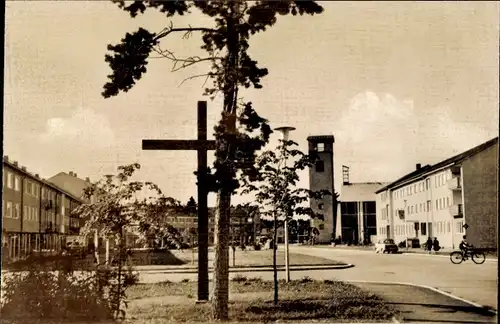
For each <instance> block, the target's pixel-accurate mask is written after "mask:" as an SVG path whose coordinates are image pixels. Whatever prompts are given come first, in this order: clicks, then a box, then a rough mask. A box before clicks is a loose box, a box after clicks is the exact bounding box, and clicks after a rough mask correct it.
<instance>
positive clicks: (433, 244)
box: [432, 237, 441, 252]
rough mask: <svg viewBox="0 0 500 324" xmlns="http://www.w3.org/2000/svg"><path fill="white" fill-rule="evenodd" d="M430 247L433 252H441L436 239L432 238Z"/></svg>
mask: <svg viewBox="0 0 500 324" xmlns="http://www.w3.org/2000/svg"><path fill="white" fill-rule="evenodd" d="M432 247H433V249H434V252H437V251H439V250H441V247H440V246H439V241H438V239H437V237H435V238H434V241H433V242H432Z"/></svg>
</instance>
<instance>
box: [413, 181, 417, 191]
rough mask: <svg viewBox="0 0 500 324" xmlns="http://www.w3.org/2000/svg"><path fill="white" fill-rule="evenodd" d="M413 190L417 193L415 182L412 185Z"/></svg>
mask: <svg viewBox="0 0 500 324" xmlns="http://www.w3.org/2000/svg"><path fill="white" fill-rule="evenodd" d="M413 192H414V193H417V184H416V183H415V184H414V185H413Z"/></svg>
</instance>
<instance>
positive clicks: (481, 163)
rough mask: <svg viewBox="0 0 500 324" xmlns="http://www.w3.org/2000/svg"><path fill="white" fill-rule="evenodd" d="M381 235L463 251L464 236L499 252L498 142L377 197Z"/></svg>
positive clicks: (421, 170) (425, 170)
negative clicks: (435, 240) (429, 240)
mask: <svg viewBox="0 0 500 324" xmlns="http://www.w3.org/2000/svg"><path fill="white" fill-rule="evenodd" d="M376 193H377V235H378V237H379V238H386V237H388V238H394V240H395V241H396V242H401V241H406V240H407V239H409V238H411V239H419V240H420V242H422V241H426V240H427V238H428V237H431V238H433V237H437V238H438V240H439V242H440V245H441V246H443V247H448V248H457V247H458V244H459V243H460V241H461V239H462V236H463V235H464V234H466V235H467V240H468V242H469V243H472V244H473V245H474V246H476V247H480V248H493V249H496V247H497V242H498V236H497V226H498V222H497V220H498V137H497V138H494V139H492V140H489V141H488V142H485V143H483V144H481V145H479V146H477V147H474V148H472V149H470V150H468V151H466V152H463V153H461V154H458V155H456V156H453V157H451V158H449V159H446V160H444V161H441V162H439V163H437V164H434V165H426V166H424V167H421V165H420V164H417V167H416V170H415V171H413V172H412V173H410V174H407V175H405V176H404V177H402V178H400V179H399V180H396V181H395V182H392V183H390V184H389V185H387V186H385V187H383V188H381V189H379V190H378V191H377V192H376Z"/></svg>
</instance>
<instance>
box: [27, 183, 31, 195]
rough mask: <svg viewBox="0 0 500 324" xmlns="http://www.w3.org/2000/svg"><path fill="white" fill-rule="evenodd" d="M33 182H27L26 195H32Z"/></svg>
mask: <svg viewBox="0 0 500 324" xmlns="http://www.w3.org/2000/svg"><path fill="white" fill-rule="evenodd" d="M31 186H32V184H31V181H26V193H28V194H30V195H31Z"/></svg>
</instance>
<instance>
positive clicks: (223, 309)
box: [102, 0, 323, 319]
mask: <svg viewBox="0 0 500 324" xmlns="http://www.w3.org/2000/svg"><path fill="white" fill-rule="evenodd" d="M113 2H115V3H117V5H118V6H119V7H120V8H121V9H123V10H125V11H127V12H128V13H130V16H131V17H136V16H137V15H138V14H142V13H144V12H145V11H146V10H147V9H156V10H159V11H160V12H162V13H164V14H165V15H166V17H167V19H168V18H170V17H172V16H174V15H184V14H189V13H190V12H191V11H190V10H192V9H198V10H200V11H201V12H202V14H204V15H206V16H209V17H210V18H212V20H213V22H214V26H210V27H207V26H197V27H193V26H187V27H174V26H173V25H172V23H171V22H170V24H169V25H168V26H167V27H165V28H164V29H163V30H161V31H160V32H150V31H148V30H146V29H144V28H139V30H137V31H136V32H134V33H131V34H130V33H127V34H126V35H125V37H124V38H123V39H122V41H121V43H120V44H118V45H109V46H108V50H109V51H111V52H113V54H108V55H106V56H105V60H106V62H108V63H109V66H110V67H111V69H112V74H110V75H109V76H108V78H109V82H107V83H106V84H105V85H104V91H103V93H102V94H103V96H104V97H106V98H107V97H111V96H115V95H117V94H118V93H119V92H120V91H122V92H127V91H128V90H129V89H131V88H132V87H133V85H134V84H135V82H136V81H137V80H139V79H140V78H141V77H142V75H143V74H144V73H146V71H147V69H146V66H147V63H148V62H147V60H148V57H149V55H150V54H151V53H153V52H156V53H158V54H160V55H161V56H163V57H165V58H166V59H168V60H171V61H172V62H173V70H174V71H176V70H179V69H184V68H187V67H189V66H192V65H194V64H197V63H200V62H207V61H208V62H211V64H212V65H211V69H210V71H208V72H207V73H206V74H204V75H201V76H200V75H198V76H192V77H190V78H195V77H205V78H207V80H208V79H210V80H211V81H212V85H211V86H208V87H207V88H205V92H204V94H205V95H208V96H211V97H212V98H213V97H214V96H215V94H217V93H218V92H221V93H222V95H223V97H224V100H223V107H222V113H221V119H220V122H219V123H218V125H217V126H216V127H215V140H216V151H215V157H216V161H215V164H214V172H213V174H212V179H213V180H212V183H213V187H212V190H213V191H216V192H217V208H216V215H215V253H216V257H215V262H214V268H215V270H214V291H213V294H212V308H213V315H214V318H215V319H227V317H228V284H229V254H228V248H229V242H228V238H229V218H230V214H229V213H230V206H231V195H232V194H233V193H234V192H235V190H236V189H237V188H238V186H239V185H238V181H237V180H236V172H237V170H242V171H243V172H245V173H247V174H249V175H251V177H253V178H255V177H256V170H255V168H253V161H254V159H255V152H256V151H257V150H259V149H260V148H262V147H263V146H264V145H265V144H266V143H267V141H268V139H269V135H270V133H271V128H270V127H269V125H268V123H267V120H265V119H264V118H262V117H260V116H259V115H258V114H257V112H256V111H255V110H254V108H253V106H252V103H251V102H242V101H240V99H239V90H240V88H241V87H243V88H249V87H251V86H253V87H254V88H257V89H259V88H262V85H261V84H260V80H261V78H262V77H264V76H266V75H267V73H268V70H267V69H265V68H259V67H258V66H257V61H255V60H252V59H251V58H250V56H249V55H248V48H249V39H250V37H251V36H252V35H255V34H257V33H259V32H263V31H265V30H266V29H267V28H268V27H271V26H273V25H274V24H275V23H276V21H277V15H288V14H292V15H297V14H300V15H303V14H310V15H313V14H319V13H321V12H322V11H323V8H322V7H321V6H320V5H318V4H316V3H315V2H314V1H290V0H286V1H255V2H246V1H242V0H231V1H229V0H227V1H155V0H148V1H134V2H133V3H131V4H129V3H125V1H123V0H113ZM174 33H182V34H183V35H184V37H190V36H192V34H193V33H199V34H201V40H202V45H201V48H202V49H203V50H205V51H206V52H207V54H208V56H207V57H204V58H201V57H196V56H192V57H187V58H178V57H176V56H175V55H174V53H172V52H171V51H169V50H166V49H162V48H161V47H160V43H161V41H162V40H163V39H165V38H166V37H167V36H169V35H172V34H174ZM238 125H239V126H240V127H238ZM254 130H258V131H259V132H258V133H259V134H257V135H253V131H254Z"/></svg>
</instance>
